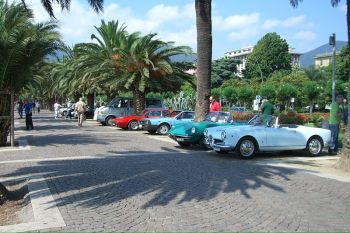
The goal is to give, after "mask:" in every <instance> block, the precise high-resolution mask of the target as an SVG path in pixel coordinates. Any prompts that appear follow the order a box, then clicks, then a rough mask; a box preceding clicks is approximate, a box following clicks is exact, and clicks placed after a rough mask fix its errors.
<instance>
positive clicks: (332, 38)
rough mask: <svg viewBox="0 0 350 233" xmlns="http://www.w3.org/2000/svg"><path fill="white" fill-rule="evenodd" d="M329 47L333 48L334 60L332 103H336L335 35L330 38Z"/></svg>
mask: <svg viewBox="0 0 350 233" xmlns="http://www.w3.org/2000/svg"><path fill="white" fill-rule="evenodd" d="M329 45H332V46H333V58H332V102H335V33H333V34H332V35H331V36H330V37H329Z"/></svg>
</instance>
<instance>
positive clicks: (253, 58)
mask: <svg viewBox="0 0 350 233" xmlns="http://www.w3.org/2000/svg"><path fill="white" fill-rule="evenodd" d="M288 47H289V46H288V43H287V42H286V40H284V39H282V38H281V37H280V36H279V35H278V34H277V33H268V34H266V35H265V36H264V37H263V38H261V39H260V40H259V41H258V43H257V44H256V46H255V47H254V50H253V52H252V54H251V55H250V56H249V57H248V59H247V64H246V70H245V71H244V77H245V78H248V79H252V78H257V77H261V76H262V77H263V78H266V77H269V76H270V75H271V74H272V73H274V72H275V71H277V70H291V55H290V54H289V51H288Z"/></svg>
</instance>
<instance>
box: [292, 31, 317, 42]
mask: <svg viewBox="0 0 350 233" xmlns="http://www.w3.org/2000/svg"><path fill="white" fill-rule="evenodd" d="M294 37H295V38H296V39H299V40H304V41H305V40H306V41H311V40H314V39H316V34H315V33H314V32H311V31H299V32H297V33H296V34H295V35H294Z"/></svg>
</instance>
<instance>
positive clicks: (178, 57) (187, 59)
mask: <svg viewBox="0 0 350 233" xmlns="http://www.w3.org/2000/svg"><path fill="white" fill-rule="evenodd" d="M171 61H172V62H183V61H185V62H191V63H196V62H197V55H196V54H191V55H175V56H172V57H171Z"/></svg>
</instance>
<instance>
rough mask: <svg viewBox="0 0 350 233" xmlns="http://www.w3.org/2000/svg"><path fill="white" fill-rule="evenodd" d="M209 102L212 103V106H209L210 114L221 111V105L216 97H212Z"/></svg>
mask: <svg viewBox="0 0 350 233" xmlns="http://www.w3.org/2000/svg"><path fill="white" fill-rule="evenodd" d="M209 101H210V105H209V109H210V112H218V111H220V103H219V102H218V101H217V100H216V99H215V97H214V96H210V98H209Z"/></svg>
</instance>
